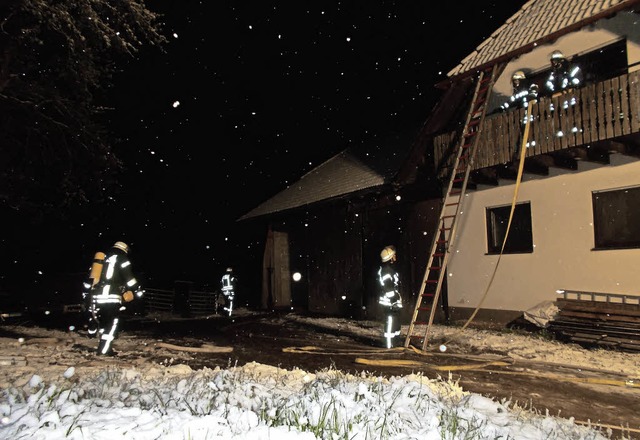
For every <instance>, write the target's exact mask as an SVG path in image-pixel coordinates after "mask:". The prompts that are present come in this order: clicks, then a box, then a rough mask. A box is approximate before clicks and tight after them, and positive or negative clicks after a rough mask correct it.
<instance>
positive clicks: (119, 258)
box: [82, 241, 144, 356]
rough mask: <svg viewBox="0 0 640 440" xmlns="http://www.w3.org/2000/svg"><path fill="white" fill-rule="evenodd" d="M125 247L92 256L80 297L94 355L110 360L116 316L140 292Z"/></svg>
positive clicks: (141, 292) (116, 332)
mask: <svg viewBox="0 0 640 440" xmlns="http://www.w3.org/2000/svg"><path fill="white" fill-rule="evenodd" d="M128 253H129V246H128V245H127V244H126V243H123V242H122V241H117V242H115V243H114V245H113V247H112V248H111V249H110V250H109V252H107V253H106V254H104V253H102V252H98V253H96V255H95V257H94V262H93V265H92V266H91V270H90V273H89V278H88V279H87V281H86V282H85V283H84V289H83V292H82V296H83V299H84V302H85V307H87V308H88V312H89V326H88V330H89V334H90V335H96V334H97V335H98V337H99V338H100V341H99V343H98V350H97V352H98V354H99V355H106V356H113V355H114V354H115V353H114V351H113V341H114V340H115V338H116V336H117V335H118V332H119V325H120V314H121V313H122V312H123V311H124V310H126V306H125V304H126V303H130V302H131V301H133V300H134V299H140V298H142V295H143V293H144V291H143V290H142V288H141V287H140V284H139V283H138V281H137V280H136V279H135V277H134V276H133V272H132V268H131V261H130V260H129V257H128Z"/></svg>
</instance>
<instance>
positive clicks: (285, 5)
mask: <svg viewBox="0 0 640 440" xmlns="http://www.w3.org/2000/svg"><path fill="white" fill-rule="evenodd" d="M524 3H525V2H524V1H513V0H496V1H486V2H483V1H477V2H471V3H470V4H467V3H466V2H464V3H462V2H451V1H449V2H439V3H436V2H433V1H410V0H405V1H358V2H356V1H346V2H344V1H342V2H339V1H338V2H272V1H267V0H264V1H262V0H261V1H242V2H241V1H236V2H230V1H224V0H223V1H218V0H216V1H204V0H203V1H200V2H197V1H192V0H154V1H148V2H147V6H148V8H149V9H151V10H153V11H155V12H158V13H160V14H162V15H163V18H162V22H163V23H164V26H163V28H164V34H165V35H166V36H167V37H168V39H169V43H168V44H167V46H166V47H165V51H166V53H164V54H162V53H159V52H158V51H156V50H153V49H151V50H144V51H143V52H141V53H140V54H139V57H138V59H137V60H133V61H131V62H128V63H124V64H122V69H123V73H122V74H121V75H120V76H119V77H118V78H116V84H115V87H114V88H113V93H114V96H113V99H114V102H113V106H112V107H113V110H112V112H111V120H112V123H113V124H112V126H111V127H110V129H111V130H112V131H113V132H115V134H116V135H117V136H118V137H119V138H121V140H122V141H121V143H119V144H118V145H117V146H116V148H115V151H116V153H117V154H119V155H120V157H121V158H122V159H123V160H124V162H125V166H126V168H127V171H126V175H125V176H124V177H123V179H122V181H121V185H122V189H123V191H124V194H125V195H123V196H118V198H117V199H116V202H117V203H116V204H117V206H118V208H119V210H118V212H117V213H105V218H104V222H103V223H102V224H98V225H96V224H87V223H83V222H82V221H80V222H73V223H72V224H63V225H55V226H51V227H50V228H49V229H51V230H54V231H55V232H53V231H51V230H49V231H46V232H45V233H43V234H44V236H45V238H43V239H42V240H40V243H39V244H37V245H34V246H33V247H29V248H26V249H25V250H26V251H28V253H29V254H30V255H29V256H17V258H16V260H15V261H14V264H15V266H16V267H18V266H19V267H21V268H22V269H23V270H24V271H26V273H27V274H28V275H27V276H26V278H25V282H26V283H27V284H29V283H34V282H35V283H36V284H37V283H38V279H39V278H42V277H47V276H53V275H55V273H58V272H64V273H77V272H83V273H84V271H85V270H86V269H88V267H89V264H90V258H91V257H92V256H93V253H94V252H95V251H96V250H99V249H101V248H103V249H104V248H106V247H108V246H110V245H111V244H112V243H113V241H115V240H124V241H128V242H129V243H130V244H131V245H132V254H131V258H132V261H133V264H134V271H136V272H141V273H142V274H143V275H141V278H142V279H143V282H144V283H145V284H146V287H161V285H164V286H166V285H167V283H168V282H172V281H173V280H178V279H182V280H191V281H194V282H196V283H199V284H200V285H206V284H214V285H215V286H216V287H217V283H218V280H219V278H220V276H221V275H222V271H223V270H224V268H225V267H227V265H233V266H234V267H236V268H237V270H238V271H239V273H240V274H242V271H243V267H246V268H247V269H246V270H249V269H248V267H249V266H248V265H246V263H247V262H249V261H250V260H255V259H260V258H261V257H262V251H263V249H262V240H263V238H264V232H265V231H264V230H262V229H260V230H259V231H255V232H249V231H248V229H247V227H245V226H240V225H238V224H237V223H236V219H237V218H238V217H240V216H241V215H243V214H245V213H246V212H248V211H250V210H251V209H253V208H254V207H256V206H257V205H258V204H260V203H261V202H263V201H265V200H266V199H268V198H270V197H272V196H273V195H275V194H276V193H278V192H279V191H281V190H282V189H284V188H285V187H286V186H287V185H288V184H290V183H292V182H295V181H296V180H297V179H299V178H300V177H301V176H302V175H303V174H305V173H306V172H308V171H309V170H311V169H312V168H314V167H316V166H318V165H320V164H321V163H322V162H324V161H325V160H327V159H329V158H330V157H331V156H333V155H334V154H336V153H338V152H340V151H342V150H343V149H345V148H347V147H349V146H351V145H360V144H363V143H364V144H365V145H366V143H367V142H372V141H373V140H374V139H376V138H381V137H386V136H388V135H392V134H395V133H399V132H410V133H411V132H415V131H416V130H417V129H418V128H419V126H420V125H421V124H422V123H423V122H424V120H425V119H426V117H427V116H428V114H429V113H430V111H431V109H432V108H433V105H434V104H435V103H436V101H437V99H438V97H439V96H440V92H439V91H438V90H437V89H436V88H435V87H434V85H435V84H436V83H437V82H439V81H441V80H443V79H445V78H446V73H447V72H448V71H449V70H450V69H452V68H453V67H455V66H456V65H457V64H458V62H459V61H460V60H461V59H462V58H464V57H465V56H466V55H468V54H469V53H470V52H471V51H472V50H473V49H474V48H475V47H476V46H477V45H478V44H480V43H481V42H482V41H483V40H484V39H485V38H487V37H489V35H490V34H491V33H492V32H493V31H494V30H495V29H497V28H498V27H499V26H500V25H502V24H503V23H504V22H505V20H506V19H507V18H508V17H510V16H511V15H513V14H514V13H515V12H516V11H517V10H518V9H519V8H520V7H521V6H522V5H523V4H524ZM436 5H437V6H436ZM120 208H121V209H120ZM58 243H61V244H58ZM62 247H64V249H62ZM58 251H59V252H64V254H65V255H67V257H66V258H50V256H51V253H55V252H58ZM254 275H255V274H254Z"/></svg>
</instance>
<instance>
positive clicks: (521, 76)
mask: <svg viewBox="0 0 640 440" xmlns="http://www.w3.org/2000/svg"><path fill="white" fill-rule="evenodd" d="M526 77H527V76H526V75H525V74H524V72H523V71H522V70H516V71H515V72H514V73H513V75H512V76H511V79H512V80H513V81H515V80H518V81H522V80H523V79H525V78H526Z"/></svg>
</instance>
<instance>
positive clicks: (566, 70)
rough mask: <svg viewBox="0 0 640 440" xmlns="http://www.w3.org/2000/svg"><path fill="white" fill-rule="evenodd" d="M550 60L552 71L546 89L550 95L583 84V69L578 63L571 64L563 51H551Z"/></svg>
mask: <svg viewBox="0 0 640 440" xmlns="http://www.w3.org/2000/svg"><path fill="white" fill-rule="evenodd" d="M550 62H551V72H549V76H548V77H547V81H546V82H545V91H546V93H547V94H548V95H549V96H553V95H554V94H555V93H558V92H564V91H565V90H568V89H571V88H574V87H578V86H580V85H581V84H582V70H581V69H580V67H579V66H577V65H570V64H569V61H568V60H567V58H566V57H565V56H564V54H563V53H562V52H561V51H559V50H554V51H553V52H551V57H550Z"/></svg>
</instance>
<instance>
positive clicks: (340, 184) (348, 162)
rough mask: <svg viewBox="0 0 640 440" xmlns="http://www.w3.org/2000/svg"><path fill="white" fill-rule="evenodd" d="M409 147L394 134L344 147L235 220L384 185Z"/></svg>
mask: <svg viewBox="0 0 640 440" xmlns="http://www.w3.org/2000/svg"><path fill="white" fill-rule="evenodd" d="M390 143H391V144H390ZM410 146H411V142H408V141H406V140H405V139H404V138H401V137H395V136H394V137H393V138H392V139H389V140H387V141H385V142H384V143H382V144H374V145H369V146H368V147H366V146H361V147H355V148H350V149H347V150H344V151H342V152H341V153H338V154H336V155H335V156H333V157H332V158H330V159H329V160H327V161H326V162H324V163H323V164H321V165H319V166H317V167H316V168H314V169H312V170H311V171H309V172H308V173H307V174H305V175H304V176H302V177H301V178H300V180H298V181H297V182H295V183H293V184H292V185H290V186H289V187H287V188H286V189H284V190H283V191H281V192H279V193H278V194H276V195H275V196H273V197H272V198H270V199H268V200H267V201H265V202H264V203H262V204H260V205H258V206H257V207H256V208H254V209H253V210H251V211H249V212H248V213H247V214H245V215H243V216H242V217H240V218H239V219H238V221H240V220H247V219H249V218H253V217H259V216H263V215H269V214H274V213H277V212H281V211H285V210H287V209H294V208H299V207H301V206H305V205H309V204H312V203H316V202H320V201H324V200H329V199H332V198H336V197H340V196H343V195H346V194H351V193H356V192H359V191H363V190H371V189H374V188H376V187H380V186H383V185H385V184H386V183H388V182H389V181H390V180H391V178H392V177H393V176H394V175H395V174H396V173H397V172H398V170H399V168H400V165H401V164H402V163H403V162H404V160H405V159H406V154H407V153H408V151H409V148H410Z"/></svg>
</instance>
